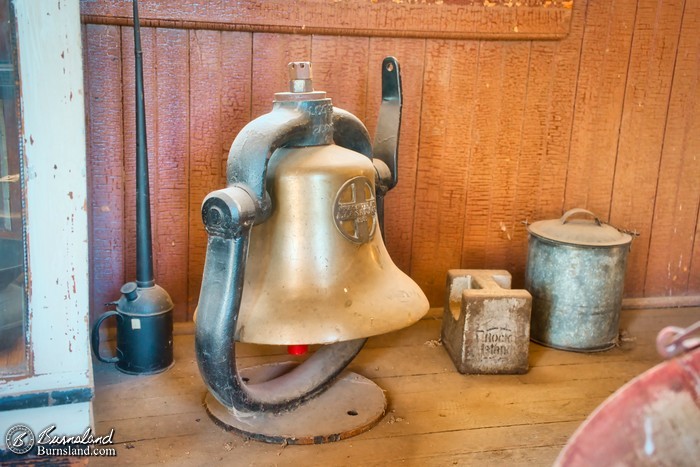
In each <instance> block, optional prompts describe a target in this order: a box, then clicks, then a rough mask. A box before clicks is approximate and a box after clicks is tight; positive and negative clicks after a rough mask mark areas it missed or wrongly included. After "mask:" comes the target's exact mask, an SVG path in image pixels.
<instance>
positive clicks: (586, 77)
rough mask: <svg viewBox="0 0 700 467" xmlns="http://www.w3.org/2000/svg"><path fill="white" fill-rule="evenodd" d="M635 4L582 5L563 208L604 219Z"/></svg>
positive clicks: (612, 169)
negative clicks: (584, 11) (585, 7)
mask: <svg viewBox="0 0 700 467" xmlns="http://www.w3.org/2000/svg"><path fill="white" fill-rule="evenodd" d="M636 9H637V5H636V4H635V2H626V1H619V0H618V1H612V2H596V1H589V2H588V11H587V14H586V25H585V31H584V36H583V45H582V49H581V63H580V66H579V77H578V83H577V89H576V101H575V102H574V109H575V114H574V123H573V128H572V135H571V154H570V157H569V168H568V175H567V179H566V199H565V203H564V204H565V206H564V207H565V209H570V208H573V207H582V208H587V209H589V210H591V211H593V212H594V213H596V214H597V215H598V216H599V217H601V218H602V219H608V216H609V210H610V199H611V196H612V195H611V194H612V187H613V177H614V174H615V159H616V156H617V145H618V136H619V131H620V115H621V114H622V105H623V100H624V93H625V82H626V79H627V64H628V60H629V54H630V46H631V42H632V31H633V28H634V18H635V15H636Z"/></svg>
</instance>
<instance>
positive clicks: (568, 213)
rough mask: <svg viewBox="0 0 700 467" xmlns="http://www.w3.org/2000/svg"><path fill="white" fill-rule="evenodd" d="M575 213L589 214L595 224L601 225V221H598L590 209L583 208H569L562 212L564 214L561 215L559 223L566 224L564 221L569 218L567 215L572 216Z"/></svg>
mask: <svg viewBox="0 0 700 467" xmlns="http://www.w3.org/2000/svg"><path fill="white" fill-rule="evenodd" d="M576 214H588V215H589V216H591V217H592V218H593V219H595V223H596V224H598V225H602V223H601V222H600V219H599V218H598V216H596V215H595V214H593V213H592V212H591V211H588V210H586V209H583V208H573V209H569V210H568V211H566V212H565V213H564V215H563V216H561V219H560V220H561V223H562V224H566V221H568V220H569V217H571V216H574V215H576Z"/></svg>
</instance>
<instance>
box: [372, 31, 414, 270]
mask: <svg viewBox="0 0 700 467" xmlns="http://www.w3.org/2000/svg"><path fill="white" fill-rule="evenodd" d="M389 55H391V56H394V57H396V58H397V59H398V61H399V66H400V68H401V86H402V91H403V108H402V113H401V132H400V135H399V182H398V184H397V185H396V187H395V188H394V189H393V190H391V191H390V192H389V194H388V195H387V197H386V200H385V205H384V211H385V214H384V231H383V232H382V235H383V236H384V242H385V243H386V247H387V250H388V251H389V254H390V255H391V258H392V259H393V261H394V263H396V265H397V266H398V267H399V268H400V269H401V270H403V271H404V272H407V273H408V272H409V271H410V268H411V244H412V243H413V220H414V209H415V194H416V169H417V164H418V139H419V134H420V125H421V122H420V115H421V94H422V92H423V73H424V58H425V40H422V39H413V40H407V39H386V38H373V39H371V40H370V53H369V68H368V94H367V118H366V119H365V124H366V125H367V129H368V130H369V132H370V134H371V135H372V138H374V134H375V129H376V125H377V117H378V115H379V106H380V104H381V100H382V69H381V66H382V60H384V57H386V56H389Z"/></svg>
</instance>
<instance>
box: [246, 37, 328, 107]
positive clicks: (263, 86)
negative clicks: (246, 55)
mask: <svg viewBox="0 0 700 467" xmlns="http://www.w3.org/2000/svg"><path fill="white" fill-rule="evenodd" d="M310 60H311V36H289V35H286V34H267V33H256V34H255V35H254V36H253V81H252V88H251V90H250V92H251V93H252V95H253V107H252V108H253V111H252V116H253V117H259V116H260V115H263V114H265V113H267V112H269V111H270V110H272V99H273V98H274V96H275V93H276V92H283V91H288V83H289V73H288V71H287V64H288V63H289V62H308V61H310ZM313 65H314V75H315V74H316V73H317V72H316V64H315V63H314V64H313ZM314 81H315V82H318V79H317V78H316V77H315V76H314Z"/></svg>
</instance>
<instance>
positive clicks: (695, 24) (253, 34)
mask: <svg viewBox="0 0 700 467" xmlns="http://www.w3.org/2000/svg"><path fill="white" fill-rule="evenodd" d="M101 1H104V2H106V3H110V1H111V0H110V1H107V0H101ZM93 3H94V2H84V4H83V9H84V10H86V9H87V10H89V8H90V7H91V5H92V4H93ZM111 3H114V2H111ZM142 3H144V2H142ZM487 3H488V2H487ZM565 3H567V2H565ZM90 18H91V17H88V16H87V15H86V16H85V17H84V20H85V21H86V23H88V24H86V25H85V26H84V28H85V35H84V37H85V54H86V81H87V86H86V89H87V91H86V92H87V115H88V129H89V134H88V138H89V152H90V153H89V160H90V167H89V169H90V182H91V196H92V198H91V215H92V217H91V226H92V227H91V229H92V231H91V233H92V237H91V242H92V249H91V251H92V265H93V266H92V312H93V316H94V315H95V314H98V313H100V312H101V311H102V310H103V306H102V304H103V303H105V302H108V301H111V300H114V299H115V298H117V297H118V289H119V286H120V285H121V284H122V283H123V282H124V281H126V280H132V279H133V278H134V276H135V265H134V254H135V249H134V227H133V223H134V222H133V221H134V208H133V206H134V201H133V180H134V174H133V170H134V167H133V158H134V142H133V131H132V128H133V120H134V117H133V114H134V111H133V91H132V89H133V76H132V75H133V64H132V61H133V54H132V51H131V49H132V42H133V40H132V34H133V33H132V29H131V27H129V26H128V25H123V24H121V25H120V24H92V23H90V21H91V19H90ZM177 25H178V23H177V22H176V21H173V22H171V23H167V22H166V24H165V25H164V26H163V25H161V26H159V25H158V24H155V23H154V24H153V25H152V27H145V28H143V33H142V34H143V49H144V58H145V70H146V72H145V74H146V106H147V113H148V125H149V139H148V144H149V150H150V156H151V190H152V201H153V212H154V215H153V217H154V222H153V233H154V240H155V249H154V251H155V254H156V261H155V269H156V274H157V280H158V283H159V284H161V285H162V286H163V287H165V288H166V290H168V291H169V292H170V293H171V295H172V296H173V299H174V300H175V303H176V308H175V317H176V319H177V320H187V319H191V316H192V313H193V311H194V308H195V306H196V303H197V295H198V292H199V286H200V280H201V272H202V267H203V262H204V247H205V243H206V236H205V233H204V230H203V228H202V224H201V220H200V203H201V201H202V199H203V198H204V196H205V195H206V194H207V193H208V192H209V191H211V190H214V189H218V188H221V187H223V186H224V183H225V164H226V157H227V152H228V148H229V147H230V144H231V141H232V140H233V138H234V137H235V135H236V134H237V132H238V131H239V130H240V129H241V128H242V127H243V126H244V125H245V123H246V122H248V121H250V119H251V118H253V117H256V116H258V115H261V114H263V113H265V112H267V111H268V110H269V109H270V102H271V98H272V94H273V93H274V92H276V91H279V90H283V89H284V88H285V86H286V71H285V67H286V63H287V62H288V61H291V60H311V61H312V62H313V64H314V72H315V84H316V87H317V89H323V90H325V91H327V92H328V93H329V95H330V97H332V98H333V100H334V103H335V104H336V105H337V106H339V107H343V108H345V109H346V110H349V111H351V112H353V113H354V114H355V115H357V116H358V117H359V118H360V119H362V120H363V121H365V122H366V123H367V126H368V128H369V130H370V132H371V133H372V132H373V129H374V125H375V122H376V114H377V109H378V105H379V99H380V81H379V79H380V77H379V71H380V70H379V64H380V62H381V59H382V57H384V56H385V55H389V54H391V55H395V56H396V57H397V58H398V59H399V61H400V63H401V65H402V78H403V83H404V101H405V107H404V119H403V127H402V133H401V141H400V164H401V166H400V184H399V186H398V187H397V189H396V190H394V191H393V192H391V193H390V194H389V196H388V198H387V221H386V232H385V241H386V244H387V247H388V249H389V251H390V253H391V254H392V256H393V258H394V261H395V262H396V264H397V265H399V266H400V267H401V268H402V269H403V270H404V271H406V272H408V273H409V274H410V275H411V276H412V277H413V278H415V280H416V281H418V283H419V284H420V285H421V287H423V289H424V290H425V292H426V294H427V295H428V297H429V298H430V301H431V303H432V304H433V305H440V304H441V302H442V298H443V290H444V283H445V273H446V271H447V269H450V268H505V269H508V270H510V271H511V272H512V273H513V275H514V279H515V282H514V285H515V286H516V287H519V286H522V280H523V271H524V266H525V260H526V252H527V231H526V223H527V222H532V221H534V220H540V219H548V218H554V217H559V216H560V215H561V214H562V213H563V212H564V211H565V210H566V209H569V208H572V207H585V208H589V209H591V210H593V211H594V212H596V213H597V214H598V215H599V216H600V217H601V218H602V219H604V220H605V221H608V222H611V223H612V224H613V225H615V226H617V227H621V228H625V229H628V230H634V231H636V232H638V233H639V237H638V238H636V240H635V241H634V243H633V246H632V251H631V254H630V257H629V265H628V270H627V282H626V288H625V295H626V296H627V297H687V296H697V295H700V224H699V223H698V207H699V206H700V182H699V180H700V160H699V159H700V158H699V157H698V154H700V110H699V109H700V93H699V92H698V89H700V38H699V37H700V35H698V33H697V32H698V30H699V28H700V2H695V1H691V0H685V1H684V0H664V1H662V0H637V1H634V0H626V1H622V0H617V1H613V2H596V1H593V0H588V1H587V0H576V1H575V2H574V4H573V12H572V14H571V18H570V28H569V32H568V34H567V35H565V37H563V38H562V39H559V40H537V39H534V40H490V39H445V38H440V37H427V36H426V37H378V36H386V35H387V34H377V37H375V36H363V35H358V34H347V35H343V36H333V35H326V34H310V35H304V34H282V33H274V32H269V31H266V30H265V28H262V27H261V28H260V31H255V30H253V31H240V30H230V29H231V28H225V27H223V26H222V27H221V28H220V30H217V27H216V26H214V27H212V26H211V24H207V25H206V27H204V26H203V27H202V28H201V29H198V28H178V27H177ZM166 26H167V27H166Z"/></svg>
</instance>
